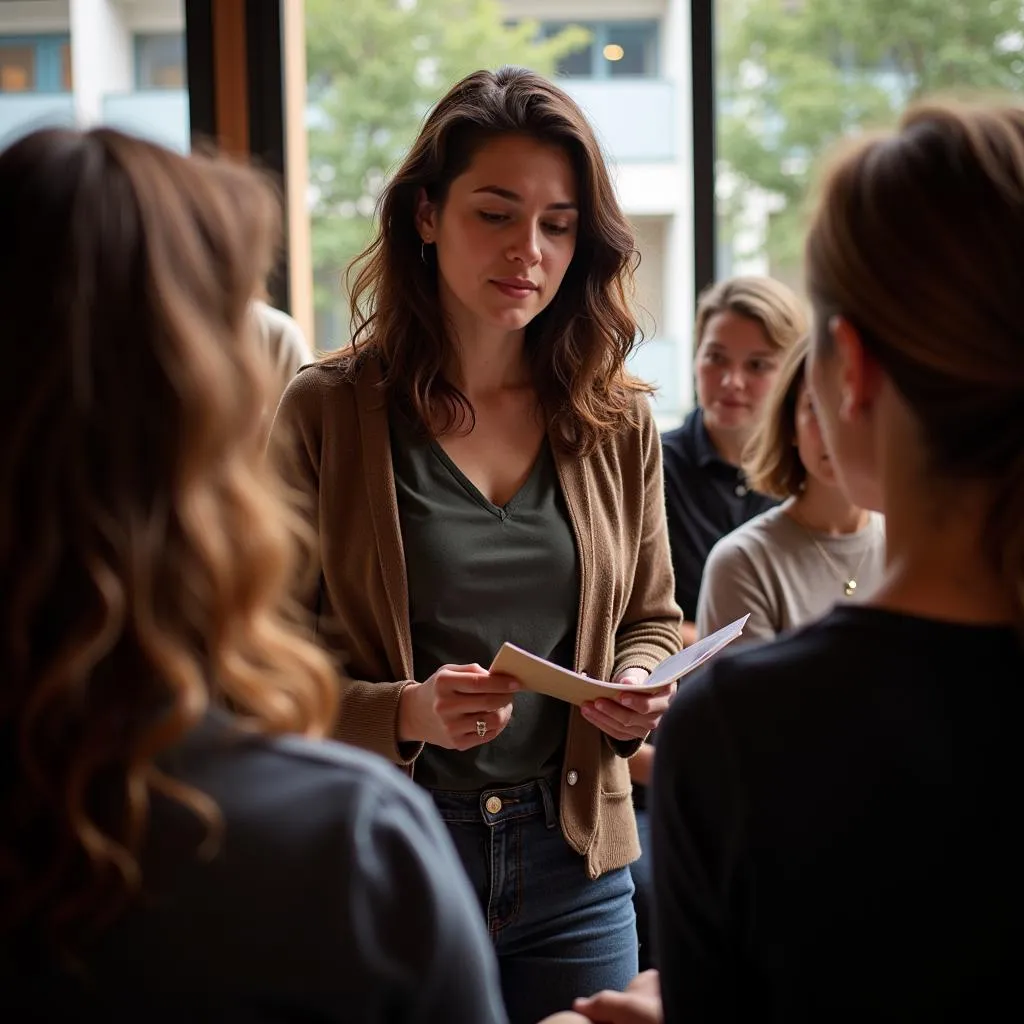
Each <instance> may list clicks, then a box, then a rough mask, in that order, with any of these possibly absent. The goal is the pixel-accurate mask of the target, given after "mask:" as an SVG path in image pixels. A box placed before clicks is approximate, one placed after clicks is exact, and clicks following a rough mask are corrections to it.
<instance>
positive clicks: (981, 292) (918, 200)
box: [807, 103, 1024, 639]
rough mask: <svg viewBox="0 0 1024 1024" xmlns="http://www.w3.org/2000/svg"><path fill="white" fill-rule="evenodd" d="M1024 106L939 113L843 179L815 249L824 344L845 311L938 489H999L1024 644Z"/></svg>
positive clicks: (1006, 575)
mask: <svg viewBox="0 0 1024 1024" xmlns="http://www.w3.org/2000/svg"><path fill="white" fill-rule="evenodd" d="M1022 267H1024V109H1021V108H1020V107H1018V106H1001V107H1000V106H996V105H989V106H985V107H982V106H976V107H970V106H962V105H958V104H952V103H930V104H922V105H919V106H915V107H913V108H911V109H910V110H909V111H908V112H907V113H906V114H905V115H904V117H903V119H902V121H901V123H900V126H899V128H898V129H897V130H896V131H895V132H890V133H884V134H879V135H871V136H868V137H865V138H861V139H858V140H856V141H854V142H853V143H851V144H850V145H848V146H847V147H846V148H845V149H844V150H843V151H841V152H840V154H839V155H838V157H837V158H836V160H835V162H834V164H833V165H832V166H831V168H830V169H829V170H828V172H827V174H826V176H825V178H824V183H823V187H822V190H821V195H820V200H819V203H818V206H817V210H816V212H815V215H814V218H813V223H812V227H811V230H810V234H809V236H808V241H807V283H808V290H809V294H810V297H811V301H812V304H813V306H814V311H815V321H816V335H815V344H816V345H818V346H821V347H822V348H823V350H825V349H827V347H828V346H829V345H831V337H830V335H829V331H828V322H829V320H830V318H831V317H833V316H835V315H841V316H843V317H845V318H846V319H847V320H848V321H850V322H851V323H852V324H853V325H854V327H855V328H856V329H857V330H858V332H859V334H860V336H861V338H862V341H863V344H864V346H865V347H866V348H867V349H868V351H869V352H870V353H871V354H872V355H873V356H874V357H875V358H876V359H877V360H878V362H879V363H880V364H881V365H882V367H883V368H884V369H885V371H886V373H887V374H888V375H889V376H890V377H891V379H892V381H893V383H894V384H895V386H896V387H897V389H898V390H899V391H900V393H901V394H902V395H903V397H904V398H905V400H906V401H907V403H908V404H909V406H910V407H911V408H912V410H913V412H914V414H915V416H916V417H917V419H918V421H919V423H920V427H921V430H922V433H923V438H924V442H925V445H926V447H927V451H928V454H929V458H930V467H929V471H930V473H931V474H932V475H933V477H934V478H935V479H936V480H937V481H939V480H941V481H946V482H954V483H955V482H959V481H981V482H984V483H985V484H986V485H989V486H990V487H991V505H990V511H989V513H988V518H987V522H986V523H985V529H984V533H983V536H984V543H985V545H986V550H985V555H986V557H987V558H988V560H989V562H990V564H991V566H992V568H993V570H994V571H996V572H997V573H998V574H999V575H1000V576H1001V578H1002V580H1003V581H1004V583H1005V586H1006V590H1007V592H1008V594H1009V595H1011V597H1012V600H1013V602H1014V605H1015V607H1016V609H1017V617H1018V620H1019V626H1020V630H1021V636H1022V639H1024V302H1022V301H1021V268H1022Z"/></svg>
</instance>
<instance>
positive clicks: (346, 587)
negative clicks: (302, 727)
mask: <svg viewBox="0 0 1024 1024" xmlns="http://www.w3.org/2000/svg"><path fill="white" fill-rule="evenodd" d="M634 263H635V250H634V247H633V239H632V236H631V234H630V231H629V228H628V225H627V222H626V220H625V218H624V217H623V215H622V212H621V210H620V209H619V207H618V204H617V202H616V199H615V194H614V190H613V188H612V184H611V181H610V179H609V175H608V171H607V169H606V167H605V165H604V163H603V160H602V157H601V154H600V149H599V147H598V144H597V142H596V140H595V138H594V135H593V132H592V130H591V128H590V126H589V125H588V124H587V122H586V120H585V118H584V117H583V115H582V113H581V112H580V110H579V108H578V107H577V106H576V105H575V103H573V101H572V100H571V99H569V97H567V96H566V95H565V94H564V93H563V92H562V91H561V90H559V89H558V88H556V87H555V86H553V85H552V84H550V83H549V82H547V81H546V80H544V79H542V78H540V77H538V76H536V75H534V74H532V73H529V72H526V71H522V70H517V69H504V70H502V71H500V72H497V73H490V72H478V73H476V74H473V75H470V76H469V77H468V78H467V79H465V80H464V81H462V82H460V83H458V84H457V85H456V86H455V87H454V88H453V89H452V90H451V91H450V92H449V93H448V95H447V96H445V97H444V98H443V99H442V100H441V101H440V102H439V103H438V105H437V106H436V107H435V108H434V110H433V111H432V112H431V113H430V115H429V116H428V118H427V120H426V123H425V125H424V128H423V131H422V133H421V135H420V138H419V139H418V140H417V141H416V143H415V144H414V145H413V147H412V150H411V151H410V153H409V155H408V157H407V158H406V160H405V161H404V163H403V164H402V166H401V167H400V168H399V169H398V171H397V173H396V174H395V176H394V177H393V179H392V180H391V182H390V183H389V184H388V185H387V186H386V188H385V190H384V193H383V196H382V198H381V202H380V227H379V233H378V235H377V237H376V238H375V239H374V241H373V243H372V244H371V245H370V247H369V248H368V249H367V251H366V252H365V253H364V255H363V257H362V258H361V259H360V260H359V261H357V264H356V267H355V273H354V277H353V279H352V282H351V293H352V305H353V322H354V337H353V344H352V346H351V347H350V348H348V349H346V350H344V351H343V352H341V353H340V354H338V355H336V356H333V357H330V358H328V359H327V360H325V361H323V362H322V363H320V364H319V365H317V366H315V367H313V368H310V369H307V370H305V371H303V372H302V373H300V374H299V376H298V377H297V378H296V379H295V381H294V382H293V383H292V385H291V386H290V387H289V389H288V391H287V392H286V394H285V396H284V399H283V401H282V405H281V408H280V411H279V415H278V421H277V424H276V426H275V436H276V439H277V440H278V441H280V442H283V444H284V445H285V448H284V455H285V468H286V470H287V471H288V472H289V473H290V475H291V478H292V479H293V480H294V481H295V483H296V485H297V486H298V487H299V488H300V489H302V490H303V491H304V492H305V494H306V495H307V497H308V499H309V503H310V506H311V508H312V511H313V522H314V525H315V527H316V529H317V531H318V533H319V538H320V546H319V547H320V561H321V579H320V586H319V589H318V593H317V594H316V595H312V596H311V597H310V602H311V604H315V606H316V609H317V612H318V630H319V633H320V635H321V637H322V638H323V640H324V642H325V643H326V644H328V645H329V647H330V648H331V649H332V650H334V651H336V652H337V653H338V655H339V656H340V657H343V658H344V659H345V664H346V667H347V670H348V673H349V674H350V675H351V676H352V679H353V681H351V682H347V683H345V684H344V685H343V687H342V690H341V712H340V715H339V717H338V724H337V728H336V730H335V734H336V735H337V736H339V737H341V738H342V739H345V740H347V741H349V742H351V743H354V744H357V745H359V746H362V747H365V748H367V749H370V750H374V751H376V752H378V753H380V754H382V755H383V756H385V757H387V758H388V759H389V760H391V761H393V762H394V763H396V764H398V765H401V766H403V767H404V768H405V769H406V770H407V771H408V772H410V773H411V774H413V776H414V777H415V779H416V780H417V781H418V782H419V783H420V784H421V785H423V786H424V787H426V788H427V789H428V790H429V791H430V793H431V794H432V796H433V798H434V801H435V803H436V805H437V807H438V808H439V810H440V811H441V814H442V816H443V817H444V818H445V820H446V821H447V822H448V823H449V826H450V829H451V833H452V835H453V837H454V838H455V841H456V845H457V846H458V848H459V850H460V852H461V854H462V859H463V863H464V865H465V867H466V870H467V872H468V874H469V876H470V878H471V880H472V881H473V882H474V884H475V886H476V889H477V893H478V896H479V899H480V903H481V906H482V908H483V911H484V913H485V915H486V919H487V925H488V928H489V929H490V933H491V935H492V937H493V939H494V942H495V946H496V949H497V952H498V956H499V961H500V964H501V971H502V984H503V989H504V993H505V998H506V1002H507V1004H508V1008H509V1012H510V1016H511V1018H512V1019H513V1021H530V1022H533V1021H536V1020H537V1019H538V1018H540V1017H541V1016H543V1015H544V1014H545V1013H547V1012H549V1011H550V1010H553V1009H557V1008H559V1007H560V1006H563V1005H565V1004H566V1002H567V1001H568V1000H569V999H570V998H571V997H572V996H574V995H576V994H578V993H579V992H581V991H587V990H592V989H593V988H595V987H600V986H603V985H607V984H613V985H616V986H620V985H624V984H626V983H627V982H628V981H629V979H630V978H631V977H632V976H633V974H634V973H635V972H636V965H637V951H636V935H635V929H634V915H633V909H632V904H631V899H630V897H631V894H632V882H631V880H630V875H629V871H628V869H627V867H626V865H627V864H628V863H629V862H630V861H631V860H632V859H633V858H635V857H636V856H637V853H638V844H637V835H636V826H635V822H634V818H633V811H632V806H631V802H630V783H629V772H628V769H627V765H626V761H625V759H626V758H627V757H628V756H630V755H631V754H632V753H634V752H635V751H636V749H637V747H638V746H639V745H640V743H641V741H642V739H643V737H644V736H646V735H647V733H648V731H649V730H650V729H652V728H653V727H654V726H655V725H656V724H657V722H658V720H659V718H660V716H661V714H662V713H663V712H664V710H665V709H666V707H667V706H668V701H669V697H670V691H671V688H670V687H666V688H663V689H661V690H659V691H647V692H644V693H635V694H631V695H630V694H623V693H619V694H617V695H616V696H614V697H610V698H606V699H601V700H598V701H596V702H590V703H587V704H585V705H584V706H583V707H582V708H577V707H574V706H571V705H570V704H568V703H565V702H562V701H559V700H556V699H554V698H552V697H546V696H542V695H540V694H538V693H532V692H525V691H524V690H523V688H522V687H521V685H520V684H519V682H518V681H517V680H516V679H513V678H510V677H508V676H502V675H497V674H493V675H492V674H491V673H490V672H489V671H488V669H487V666H488V665H490V663H491V660H492V658H493V657H494V656H495V654H496V653H497V651H498V650H499V648H500V647H501V646H502V644H503V643H504V642H506V641H508V642H510V643H513V644H516V645H517V646H519V647H521V648H523V649H525V650H526V651H529V652H530V653H532V654H535V655H538V656H540V657H542V658H546V659H547V660H550V661H553V662H555V663H556V664H558V665H561V666H563V667H565V668H569V669H573V670H575V671H578V672H585V673H586V674H587V675H589V676H591V677H593V678H596V679H603V680H616V681H630V682H641V681H643V680H644V679H645V678H646V676H647V675H648V673H649V671H650V670H651V669H652V668H654V667H655V666H656V665H658V664H659V663H660V662H661V661H662V660H663V659H664V658H666V657H667V656H668V655H670V654H672V653H673V652H675V651H676V650H677V649H678V645H679V640H678V637H679V624H680V614H679V610H678V608H677V607H676V605H675V601H674V598H673V583H672V570H671V564H670V558H669V550H668V539H667V533H666V528H665V510H664V496H663V489H662V476H661V454H660V446H659V443H658V435H657V432H656V430H655V427H654V422H653V419H652V417H651V413H650V410H649V406H648V402H647V392H648V390H649V389H648V387H647V386H646V385H645V384H643V383H642V382H640V381H638V380H636V379H635V378H633V377H631V376H630V375H629V373H628V372H627V371H626V369H625V360H626V358H627V356H628V354H629V353H630V351H631V350H632V348H633V345H634V343H635V339H636V337H637V327H636V323H635V322H634V319H633V316H632V314H631V312H630V307H629V304H628V296H629V293H630V290H631V286H632V271H633V266H634Z"/></svg>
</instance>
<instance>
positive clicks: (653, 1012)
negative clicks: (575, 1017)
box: [573, 971, 665, 1024]
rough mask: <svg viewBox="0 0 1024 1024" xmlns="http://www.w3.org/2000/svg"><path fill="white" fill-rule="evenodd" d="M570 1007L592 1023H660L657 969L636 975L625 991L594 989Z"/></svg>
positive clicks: (662, 1016)
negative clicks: (585, 997)
mask: <svg viewBox="0 0 1024 1024" xmlns="http://www.w3.org/2000/svg"><path fill="white" fill-rule="evenodd" d="M573 1010H574V1011H575V1012H576V1013H578V1014H579V1015H580V1016H581V1017H583V1018H584V1019H585V1020H588V1021H592V1022H594V1024H663V1022H664V1020H665V1015H664V1011H663V1010H662V1006H661V984H660V981H659V978H658V972H657V971H644V973H643V974H638V975H637V976H636V977H635V978H634V979H633V980H632V981H631V982H630V983H629V986H628V987H627V988H626V991H625V992H611V991H605V992H598V994H597V995H596V996H591V997H590V998H589V999H577V1000H576V1002H575V1003H574V1004H573Z"/></svg>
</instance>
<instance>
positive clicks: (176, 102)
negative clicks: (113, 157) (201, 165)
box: [103, 89, 190, 153]
mask: <svg viewBox="0 0 1024 1024" xmlns="http://www.w3.org/2000/svg"><path fill="white" fill-rule="evenodd" d="M103 121H104V123H105V124H108V125H111V126H112V127H114V128H120V129H121V131H124V132H129V133H131V134H132V135H141V136H142V137H143V138H146V139H150V140H151V141H153V142H159V143H160V144H161V145H164V146H167V147H168V148H169V149H176V150H177V151H178V152H179V153H187V152H188V151H189V148H190V143H189V119H188V92H186V90H184V89H166V90H159V91H144V92H127V93H112V94H111V95H109V96H105V97H104V98H103Z"/></svg>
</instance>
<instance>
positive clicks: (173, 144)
mask: <svg viewBox="0 0 1024 1024" xmlns="http://www.w3.org/2000/svg"><path fill="white" fill-rule="evenodd" d="M102 119H103V123H104V124H108V125H111V126H113V127H114V128H120V129H121V130H122V131H126V132H130V133H131V134H133V135H141V136H143V137H144V138H147V139H152V140H153V141H154V142H159V143H161V144H162V145H164V146H168V147H170V148H171V149H176V150H178V151H179V152H182V153H185V152H188V149H189V118H188V92H187V91H186V90H184V89H168V90H166V91H145V92H130V93H113V94H111V95H109V96H105V97H104V98H103V118H102ZM74 123H75V103H74V99H73V97H72V95H71V93H2V94H0V147H3V146H6V145H8V144H10V143H11V142H13V141H14V140H15V139H16V138H18V137H19V136H22V135H26V134H28V133H29V132H30V131H33V130H34V129H36V128H43V127H46V126H49V125H66V126H70V125H73V124H74Z"/></svg>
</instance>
